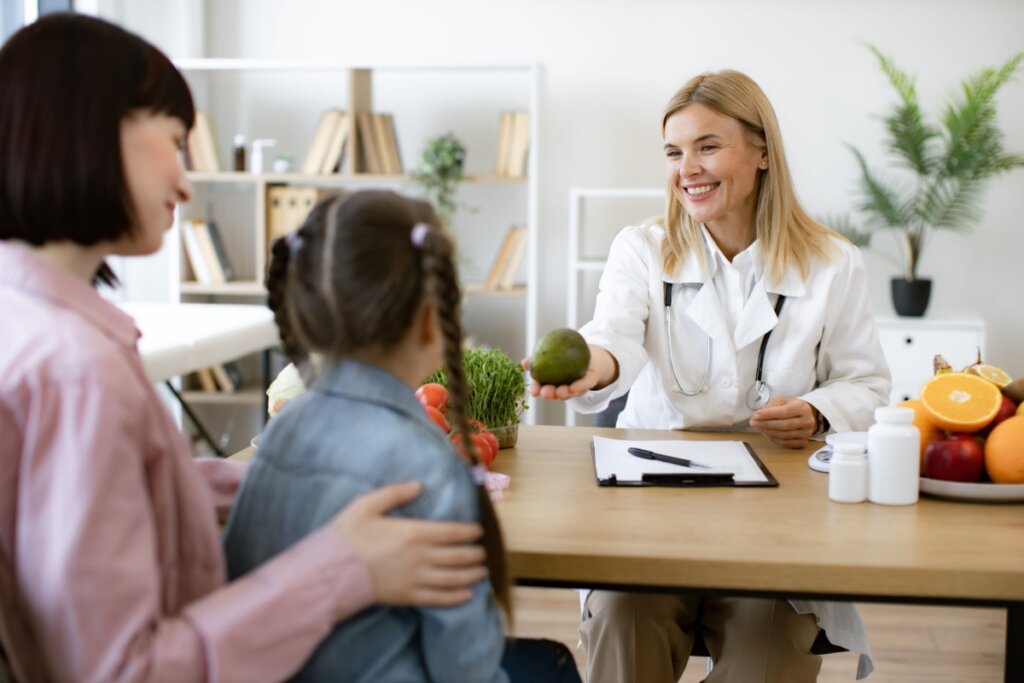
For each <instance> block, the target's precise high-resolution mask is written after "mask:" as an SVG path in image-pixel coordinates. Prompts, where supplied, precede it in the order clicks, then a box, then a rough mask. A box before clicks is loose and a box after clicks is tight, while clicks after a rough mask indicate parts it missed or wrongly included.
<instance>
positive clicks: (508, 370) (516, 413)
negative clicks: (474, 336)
mask: <svg viewBox="0 0 1024 683" xmlns="http://www.w3.org/2000/svg"><path fill="white" fill-rule="evenodd" d="M462 367H463V369H464V371H465V373H466V384H467V385H468V386H469V400H468V403H467V407H466V412H467V414H468V417H469V418H470V419H473V420H479V421H480V422H482V423H483V424H484V426H485V427H486V428H487V429H488V430H490V431H491V432H493V433H494V435H495V436H496V437H497V438H498V444H499V445H500V446H501V448H511V447H512V446H515V445H516V439H517V437H518V434H519V419H520V418H521V417H522V414H523V411H524V410H525V409H526V377H525V374H524V371H523V368H522V366H520V365H519V363H517V362H516V361H514V360H513V359H512V358H511V357H510V356H509V355H508V354H506V353H505V352H504V351H502V350H501V349H495V348H478V349H466V350H465V351H463V353H462ZM425 381H426V382H435V383H437V384H440V385H442V386H445V387H447V386H448V374H447V373H446V372H445V369H444V368H441V369H440V370H438V371H437V372H435V373H434V374H433V375H431V376H430V378H428V379H427V380H425Z"/></svg>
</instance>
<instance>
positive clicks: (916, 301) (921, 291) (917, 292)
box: [892, 277, 932, 317]
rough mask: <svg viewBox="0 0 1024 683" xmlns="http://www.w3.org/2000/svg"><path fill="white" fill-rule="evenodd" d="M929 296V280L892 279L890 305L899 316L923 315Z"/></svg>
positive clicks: (930, 289) (930, 286) (930, 285)
mask: <svg viewBox="0 0 1024 683" xmlns="http://www.w3.org/2000/svg"><path fill="white" fill-rule="evenodd" d="M931 295H932V281H931V280H920V279H919V280H905V279H903V278H901V277H900V278H897V277H894V278H893V279H892V305H893V308H895V309H896V313H897V314H899V315H903V316H913V317H920V316H922V315H924V312H925V311H926V310H928V299H929V298H931Z"/></svg>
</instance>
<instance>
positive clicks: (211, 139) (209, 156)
mask: <svg viewBox="0 0 1024 683" xmlns="http://www.w3.org/2000/svg"><path fill="white" fill-rule="evenodd" d="M186 147H187V158H188V161H189V163H190V165H191V167H190V170H193V171H201V172H217V171H220V170H221V165H220V156H219V155H218V153H217V137H216V135H214V132H213V122H212V121H211V119H210V115H209V114H207V113H206V112H205V111H197V112H196V120H195V124H194V125H193V126H192V130H191V131H189V134H188V140H187V142H186Z"/></svg>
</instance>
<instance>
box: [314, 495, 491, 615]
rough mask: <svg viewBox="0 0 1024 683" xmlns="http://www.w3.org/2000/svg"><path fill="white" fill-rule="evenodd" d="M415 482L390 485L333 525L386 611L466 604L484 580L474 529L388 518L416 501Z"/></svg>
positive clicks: (362, 500)
mask: <svg viewBox="0 0 1024 683" xmlns="http://www.w3.org/2000/svg"><path fill="white" fill-rule="evenodd" d="M421 491H422V486H421V485H420V483H419V482H415V481H412V482H405V483H401V484H391V485H389V486H382V487H381V488H379V489H377V490H375V491H371V492H369V493H366V494H364V495H362V496H360V497H359V498H356V499H355V500H353V501H352V502H351V503H349V504H348V505H347V506H346V507H345V509H344V510H342V511H341V512H340V513H339V514H338V515H336V516H335V518H334V520H333V522H332V524H333V525H334V526H335V528H337V529H339V530H340V531H341V532H342V533H343V534H344V536H345V538H346V539H348V542H349V544H351V546H352V549H353V550H354V551H355V554H356V556H358V557H359V559H360V560H362V562H363V564H364V565H366V568H367V570H368V571H369V573H370V578H371V579H372V581H373V589H374V599H375V600H376V601H377V602H382V603H386V604H389V605H402V606H405V605H417V606H422V607H450V606H452V605H458V604H460V603H463V602H466V601H467V600H469V599H470V598H471V597H472V596H473V593H472V586H473V585H474V584H476V583H478V582H479V581H481V580H483V579H484V578H486V577H487V569H486V568H485V567H484V559H485V556H484V549H483V547H482V546H480V545H479V544H477V543H476V542H477V541H479V540H480V537H481V536H483V528H482V527H481V526H480V525H479V524H465V523H461V522H431V521H426V520H421V519H408V518H403V517H388V516H387V513H388V512H389V511H390V510H393V509H394V508H397V507H399V506H402V505H406V504H408V503H410V502H411V501H413V500H414V499H415V498H416V497H417V496H419V495H420V492H421Z"/></svg>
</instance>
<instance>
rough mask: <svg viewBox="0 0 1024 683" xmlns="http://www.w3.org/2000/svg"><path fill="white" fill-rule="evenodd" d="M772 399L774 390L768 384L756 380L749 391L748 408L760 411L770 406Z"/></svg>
mask: <svg viewBox="0 0 1024 683" xmlns="http://www.w3.org/2000/svg"><path fill="white" fill-rule="evenodd" d="M771 398H772V388H771V387H770V386H768V383H767V382H762V381H761V380H756V381H755V382H754V383H753V384H751V385H750V388H749V389H747V407H748V408H750V409H751V410H758V409H760V408H764V407H765V406H766V405H768V401H770V400H771Z"/></svg>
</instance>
